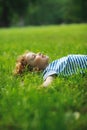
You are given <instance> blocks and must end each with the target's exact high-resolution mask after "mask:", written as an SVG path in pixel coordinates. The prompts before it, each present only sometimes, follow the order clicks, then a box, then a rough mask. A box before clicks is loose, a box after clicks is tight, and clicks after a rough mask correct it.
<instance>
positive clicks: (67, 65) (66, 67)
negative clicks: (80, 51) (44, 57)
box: [43, 54, 87, 80]
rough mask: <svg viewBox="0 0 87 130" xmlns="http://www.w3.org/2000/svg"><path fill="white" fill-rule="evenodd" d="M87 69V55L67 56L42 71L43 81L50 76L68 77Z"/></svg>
mask: <svg viewBox="0 0 87 130" xmlns="http://www.w3.org/2000/svg"><path fill="white" fill-rule="evenodd" d="M86 69H87V55H74V54H73V55H68V56H66V57H62V58H60V59H58V60H55V61H53V62H52V63H50V64H49V65H48V66H47V67H46V69H45V70H44V71H43V79H44V80H45V79H46V78H47V77H48V76H51V75H59V76H60V75H63V76H68V75H72V74H76V73H78V72H80V73H83V72H84V70H86Z"/></svg>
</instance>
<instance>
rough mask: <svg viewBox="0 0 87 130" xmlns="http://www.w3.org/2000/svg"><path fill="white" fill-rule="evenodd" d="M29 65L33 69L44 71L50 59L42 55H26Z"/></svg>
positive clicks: (31, 53)
mask: <svg viewBox="0 0 87 130" xmlns="http://www.w3.org/2000/svg"><path fill="white" fill-rule="evenodd" d="M26 60H27V63H28V64H30V65H31V66H32V67H38V68H39V69H44V68H46V66H47V65H48V62H49V57H48V56H46V55H43V54H41V53H37V54H36V53H33V52H29V53H27V54H26Z"/></svg>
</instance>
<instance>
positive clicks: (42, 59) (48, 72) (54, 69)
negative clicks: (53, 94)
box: [14, 52, 87, 87]
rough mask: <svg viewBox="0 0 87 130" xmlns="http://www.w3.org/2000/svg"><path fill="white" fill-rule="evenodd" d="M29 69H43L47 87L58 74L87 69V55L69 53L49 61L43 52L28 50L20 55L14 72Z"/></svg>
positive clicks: (44, 83)
mask: <svg viewBox="0 0 87 130" xmlns="http://www.w3.org/2000/svg"><path fill="white" fill-rule="evenodd" d="M25 70H27V71H30V72H32V71H43V79H44V82H43V84H42V86H43V87H47V86H48V85H50V84H51V83H52V81H53V79H54V78H55V77H56V76H60V75H63V76H69V75H72V74H77V73H84V72H85V70H87V55H80V54H78V55H75V54H71V55H67V56H65V57H62V58H60V59H57V60H55V61H53V62H52V63H49V57H48V56H47V55H43V54H42V53H37V54H36V53H33V52H27V53H24V54H23V55H21V56H19V58H18V59H17V63H16V68H15V71H14V74H16V75H17V74H19V75H20V74H22V73H23V72H24V71H25Z"/></svg>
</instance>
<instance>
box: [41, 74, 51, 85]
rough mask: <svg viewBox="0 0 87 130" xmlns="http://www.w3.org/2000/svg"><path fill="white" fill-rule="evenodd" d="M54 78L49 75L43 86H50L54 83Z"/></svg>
mask: <svg viewBox="0 0 87 130" xmlns="http://www.w3.org/2000/svg"><path fill="white" fill-rule="evenodd" d="M53 79H54V77H53V76H49V77H47V78H46V80H45V81H44V83H43V84H42V86H43V87H47V86H49V85H50V84H51V83H52V81H53Z"/></svg>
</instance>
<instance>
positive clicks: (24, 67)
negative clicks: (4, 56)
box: [13, 52, 40, 75]
mask: <svg viewBox="0 0 87 130" xmlns="http://www.w3.org/2000/svg"><path fill="white" fill-rule="evenodd" d="M27 53H29V52H26V53H24V54H23V55H20V56H19V57H18V58H17V61H16V66H15V69H14V72H13V73H14V75H21V74H22V73H23V72H25V71H29V72H32V71H36V72H38V71H40V69H39V68H37V67H33V66H31V65H30V64H28V63H27V59H26V54H27Z"/></svg>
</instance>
